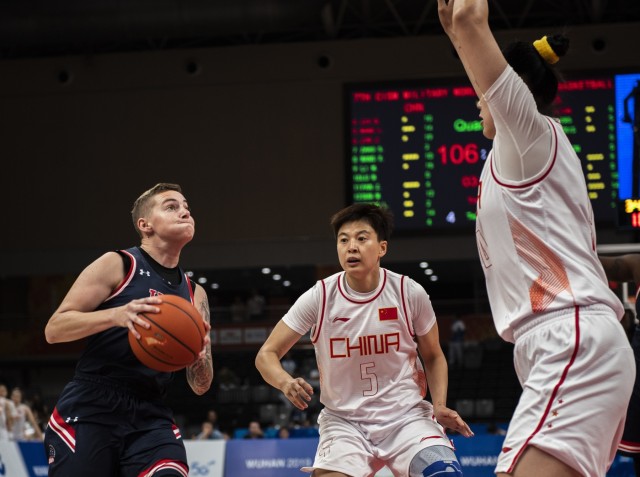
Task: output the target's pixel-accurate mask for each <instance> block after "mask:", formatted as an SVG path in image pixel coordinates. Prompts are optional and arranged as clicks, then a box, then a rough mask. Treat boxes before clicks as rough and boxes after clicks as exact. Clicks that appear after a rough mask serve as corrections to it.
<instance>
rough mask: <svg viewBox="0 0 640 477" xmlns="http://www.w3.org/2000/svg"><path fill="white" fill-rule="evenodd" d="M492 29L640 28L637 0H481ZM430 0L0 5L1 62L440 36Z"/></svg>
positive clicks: (31, 1) (47, 0)
mask: <svg viewBox="0 0 640 477" xmlns="http://www.w3.org/2000/svg"><path fill="white" fill-rule="evenodd" d="M489 4H490V11H491V23H492V27H493V28H494V30H509V29H521V28H538V27H557V28H563V27H570V26H573V25H599V24H611V23H620V22H624V23H629V22H631V23H634V22H640V1H638V0H489ZM441 33H442V29H441V27H440V25H439V22H438V14H437V1H436V0H119V1H114V0H110V1H109V0H55V1H51V0H21V1H15V0H0V58H4V59H6V58H27V57H43V56H61V55H93V54H100V53H111V52H122V51H140V50H161V49H170V48H197V47H220V46H235V45H253V44H257V45H260V44H273V43H291V42H313V41H330V40H348V39H358V38H390V37H402V36H416V35H439V34H441Z"/></svg>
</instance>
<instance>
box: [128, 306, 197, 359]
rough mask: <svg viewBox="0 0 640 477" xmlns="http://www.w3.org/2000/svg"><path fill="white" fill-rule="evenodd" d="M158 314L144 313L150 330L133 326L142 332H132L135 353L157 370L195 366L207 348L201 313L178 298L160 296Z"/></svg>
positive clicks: (131, 339)
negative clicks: (204, 348)
mask: <svg viewBox="0 0 640 477" xmlns="http://www.w3.org/2000/svg"><path fill="white" fill-rule="evenodd" d="M160 298H162V303H160V304H159V305H156V306H158V307H159V308H160V312H159V313H141V314H140V316H141V317H142V318H144V319H145V320H146V321H147V322H148V323H149V324H150V325H151V327H150V328H149V329H145V328H143V327H141V326H137V325H134V326H135V327H136V331H137V332H138V333H140V339H139V340H138V339H136V337H135V335H134V334H133V333H129V345H130V346H131V350H132V351H133V354H135V355H136V357H137V358H138V359H139V360H140V361H141V362H142V363H143V364H144V365H146V366H148V367H149V368H151V369H155V370H156V371H164V372H170V371H178V370H180V369H182V368H184V367H186V366H187V365H189V364H191V363H193V362H194V361H195V359H196V358H197V357H198V354H200V351H201V350H202V347H203V346H204V337H205V333H206V332H205V327H204V321H203V320H202V316H201V315H200V313H199V312H198V310H197V309H196V308H195V307H194V306H193V305H192V304H191V303H190V302H189V301H187V300H185V299H184V298H181V297H179V296H176V295H161V296H160Z"/></svg>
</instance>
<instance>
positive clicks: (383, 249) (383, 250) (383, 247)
mask: <svg viewBox="0 0 640 477" xmlns="http://www.w3.org/2000/svg"><path fill="white" fill-rule="evenodd" d="M386 254H387V241H386V240H383V241H382V242H380V250H379V252H378V257H380V258H382V257H384V256H385V255H386Z"/></svg>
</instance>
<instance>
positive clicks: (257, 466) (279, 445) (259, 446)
mask: <svg viewBox="0 0 640 477" xmlns="http://www.w3.org/2000/svg"><path fill="white" fill-rule="evenodd" d="M317 446H318V439H317V438H296V439H284V440H281V439H255V440H254V439H252V440H230V441H227V458H226V460H225V472H224V475H225V477H273V476H277V477H301V476H304V474H303V473H301V472H300V468H301V467H307V466H310V465H312V464H313V457H314V456H315V454H316V447H317Z"/></svg>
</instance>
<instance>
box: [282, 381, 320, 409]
mask: <svg viewBox="0 0 640 477" xmlns="http://www.w3.org/2000/svg"><path fill="white" fill-rule="evenodd" d="M281 391H282V393H283V394H284V395H285V396H286V397H287V399H288V400H289V401H291V403H292V404H293V405H294V406H295V407H297V408H298V409H300V410H301V411H304V410H305V409H306V408H308V407H309V405H308V404H307V402H309V401H311V396H312V395H313V387H312V386H311V385H310V384H309V383H308V382H306V381H305V380H304V379H303V378H294V379H291V380H290V381H287V382H286V383H285V385H284V386H283V387H282V388H281Z"/></svg>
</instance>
